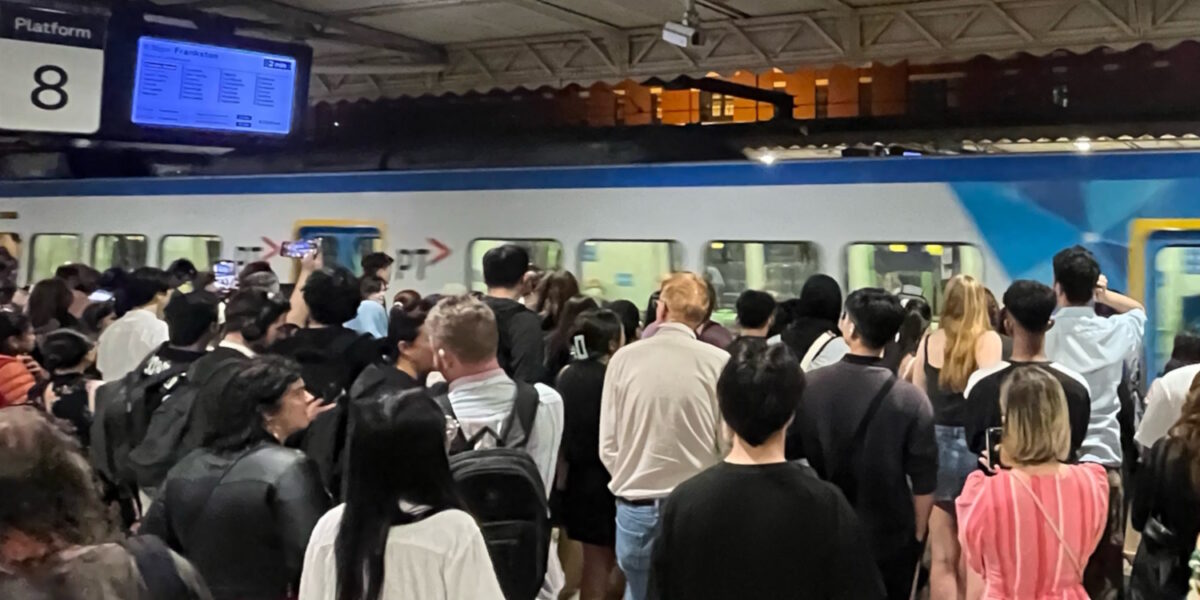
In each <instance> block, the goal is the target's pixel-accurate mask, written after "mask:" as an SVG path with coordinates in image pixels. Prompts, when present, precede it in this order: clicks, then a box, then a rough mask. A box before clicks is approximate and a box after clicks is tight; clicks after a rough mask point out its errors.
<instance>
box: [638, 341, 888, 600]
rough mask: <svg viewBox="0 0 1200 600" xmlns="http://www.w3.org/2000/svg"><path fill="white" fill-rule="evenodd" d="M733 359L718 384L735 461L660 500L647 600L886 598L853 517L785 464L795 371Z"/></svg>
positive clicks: (774, 353)
mask: <svg viewBox="0 0 1200 600" xmlns="http://www.w3.org/2000/svg"><path fill="white" fill-rule="evenodd" d="M734 350H735V354H734V355H733V357H732V358H730V360H729V363H728V364H727V365H726V367H725V369H724V371H723V372H722V373H721V377H720V379H719V380H718V382H717V395H718V398H719V403H720V406H721V415H722V416H723V417H724V419H725V423H726V424H727V425H728V426H729V428H730V429H732V430H733V434H734V437H733V449H732V450H731V451H730V453H729V455H728V456H726V457H725V460H724V462H722V463H720V464H718V465H716V466H714V467H712V468H710V469H708V470H706V471H704V472H702V473H700V474H699V475H697V476H695V477H693V478H692V479H690V480H688V481H686V482H684V483H683V484H681V485H680V486H678V487H677V488H675V491H673V492H672V493H671V495H670V496H669V497H668V498H667V501H666V503H665V505H664V506H663V509H662V515H661V518H660V525H661V531H660V533H659V537H658V540H657V541H656V542H655V544H654V555H653V561H652V572H651V576H650V578H651V589H652V590H653V591H654V592H656V593H657V595H658V597H659V598H661V599H662V600H672V599H675V598H684V599H687V600H697V599H700V600H702V599H705V598H720V599H728V598H771V599H772V600H779V599H786V598H805V599H824V598H846V599H851V598H853V599H854V600H874V599H880V598H883V597H884V587H883V582H882V580H881V578H880V574H879V571H878V570H877V569H876V567H875V561H874V559H873V558H872V555H871V550H870V546H869V544H868V542H867V536H866V533H865V532H864V531H863V528H862V526H861V525H860V524H859V520H858V517H857V515H855V513H854V509H852V508H851V507H850V504H849V503H848V502H846V499H845V498H844V497H843V496H842V494H841V493H840V492H839V491H838V489H837V488H836V487H835V486H834V485H832V484H830V483H826V482H824V481H821V480H820V479H817V478H816V477H815V476H813V475H812V474H810V473H809V472H808V471H806V470H805V469H804V468H803V467H800V466H799V465H796V464H792V463H789V462H787V460H786V459H785V457H784V435H785V431H786V429H787V425H788V423H789V422H790V421H791V420H792V418H793V416H794V415H795V413H796V408H797V406H798V404H799V402H800V396H801V394H802V393H803V391H804V374H803V373H801V371H800V367H799V360H798V359H797V358H796V356H795V355H794V354H793V353H792V352H791V351H790V350H789V349H788V348H787V347H786V346H783V345H773V346H767V345H766V344H739V345H737V346H735V348H734Z"/></svg>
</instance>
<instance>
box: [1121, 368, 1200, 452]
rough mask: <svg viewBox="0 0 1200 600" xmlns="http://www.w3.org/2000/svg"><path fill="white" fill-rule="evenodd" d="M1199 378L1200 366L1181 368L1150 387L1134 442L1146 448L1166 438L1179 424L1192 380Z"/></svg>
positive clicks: (1159, 379)
mask: <svg viewBox="0 0 1200 600" xmlns="http://www.w3.org/2000/svg"><path fill="white" fill-rule="evenodd" d="M1197 375H1200V364H1195V365H1187V366H1184V367H1179V368H1178V369H1175V370H1174V371H1171V372H1170V373H1167V374H1166V375H1163V376H1162V377H1159V378H1158V379H1155V380H1154V383H1151V384H1150V391H1149V392H1148V393H1147V394H1146V414H1145V415H1143V416H1142V424H1141V425H1140V426H1139V427H1138V430H1137V433H1136V434H1134V436H1133V439H1135V440H1137V442H1138V443H1139V444H1141V445H1143V446H1145V447H1147V448H1150V447H1153V446H1154V442H1157V441H1158V440H1160V439H1162V438H1164V437H1167V432H1168V431H1170V429H1171V427H1172V426H1173V425H1175V422H1176V421H1178V420H1179V415H1180V414H1181V413H1182V412H1183V404H1184V402H1187V396H1188V390H1189V389H1191V387H1192V380H1193V379H1195V378H1196V376H1197Z"/></svg>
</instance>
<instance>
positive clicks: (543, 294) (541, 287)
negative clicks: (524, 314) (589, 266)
mask: <svg viewBox="0 0 1200 600" xmlns="http://www.w3.org/2000/svg"><path fill="white" fill-rule="evenodd" d="M536 294H537V304H536V305H534V306H533V307H532V308H533V312H536V313H537V314H538V316H539V317H541V319H542V331H554V329H555V328H556V327H558V323H559V317H561V316H562V313H563V310H565V309H566V307H567V302H568V301H569V300H570V299H571V298H574V297H575V296H578V295H579V281H578V280H576V279H575V276H574V275H572V274H571V272H570V271H554V272H552V273H549V274H547V275H546V276H545V277H543V278H542V280H541V281H540V282H539V283H538V286H537V292H536ZM568 326H570V324H569V323H568Z"/></svg>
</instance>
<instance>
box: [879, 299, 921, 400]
mask: <svg viewBox="0 0 1200 600" xmlns="http://www.w3.org/2000/svg"><path fill="white" fill-rule="evenodd" d="M931 322H933V312H932V309H931V308H930V307H929V303H928V302H926V301H925V300H924V299H923V298H908V299H907V301H906V302H905V303H904V322H903V323H901V324H900V332H899V333H897V334H896V341H894V342H890V343H888V345H887V346H885V347H884V350H883V365H884V366H886V367H887V368H889V369H891V370H892V372H893V373H895V374H896V375H897V376H898V377H900V378H901V379H904V380H906V381H912V380H913V378H912V365H913V364H914V363H915V361H914V360H913V359H915V358H916V357H917V348H919V347H920V346H921V340H922V339H924V338H925V332H926V331H928V330H929V324H930V323H931Z"/></svg>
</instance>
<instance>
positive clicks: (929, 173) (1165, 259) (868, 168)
mask: <svg viewBox="0 0 1200 600" xmlns="http://www.w3.org/2000/svg"><path fill="white" fill-rule="evenodd" d="M316 237H319V238H321V240H322V243H323V245H324V248H325V253H326V256H327V260H329V261H335V262H339V263H342V264H346V265H347V266H350V267H352V268H355V267H356V263H357V262H358V258H359V257H360V256H361V255H362V254H364V253H366V252H371V251H377V250H386V251H388V252H390V253H392V254H393V255H395V256H396V257H397V259H398V262H397V271H396V275H395V277H394V280H393V288H394V289H393V290H392V291H393V292H394V291H398V290H400V289H403V288H414V289H417V290H418V291H421V292H426V293H428V292H434V291H443V290H453V289H464V288H466V287H478V286H479V285H481V283H480V281H479V279H480V275H479V263H480V258H481V256H482V254H483V252H485V251H486V250H487V249H488V248H491V247H493V246H494V245H496V244H498V243H501V242H502V241H510V240H511V241H518V242H519V243H524V244H527V245H528V246H529V247H530V249H531V250H532V255H533V257H534V260H535V261H536V262H537V263H539V264H540V265H541V266H543V267H549V268H553V267H561V268H567V269H570V270H572V271H573V272H575V273H576V275H578V276H579V278H580V281H581V284H582V286H583V287H584V288H585V289H586V291H587V292H588V293H590V294H594V295H596V296H600V297H603V298H608V299H613V298H628V299H631V300H633V301H634V302H636V303H638V304H639V305H641V304H644V303H645V301H646V298H647V297H648V295H649V294H650V292H651V291H652V290H653V289H654V288H655V287H656V285H657V283H658V280H659V277H660V276H661V275H662V274H663V273H665V272H667V271H669V270H671V269H678V268H685V269H690V270H695V271H698V272H705V273H707V274H708V275H709V276H710V277H711V279H712V280H713V281H714V283H715V284H716V286H717V288H718V291H719V292H720V297H721V306H722V313H726V314H727V312H728V310H729V307H730V306H731V304H732V302H731V301H732V299H733V298H735V297H736V295H737V293H738V292H740V291H741V290H743V289H746V288H747V287H752V288H758V289H767V290H769V291H772V292H774V293H776V294H777V295H779V296H780V297H787V296H791V295H794V294H795V293H797V292H798V291H799V289H800V286H801V285H802V284H803V281H804V279H805V278H806V277H807V276H808V275H810V274H811V273H813V272H818V271H820V272H825V273H829V274H832V275H834V276H835V277H838V278H839V279H840V280H841V281H842V282H843V283H844V285H845V286H846V287H847V288H851V289H852V288H857V287H861V286H866V285H878V286H883V287H888V288H892V289H895V288H897V287H899V286H902V285H907V286H916V287H919V288H921V290H922V292H923V293H924V294H925V295H926V296H927V297H930V298H932V299H936V298H937V297H938V296H940V294H941V289H942V286H943V284H944V282H945V280H947V279H948V278H949V277H950V276H952V275H953V274H955V273H960V272H962V273H970V274H972V275H975V276H977V277H980V278H982V279H983V280H984V281H985V282H986V284H987V285H988V286H989V287H991V288H992V289H993V290H996V291H997V292H998V293H1000V292H1002V290H1003V289H1004V288H1005V287H1006V286H1007V285H1008V283H1009V282H1010V281H1011V280H1013V279H1018V278H1034V279H1040V280H1042V281H1046V282H1049V281H1050V279H1051V278H1052V275H1051V267H1050V259H1051V257H1052V256H1053V254H1054V253H1055V252H1056V251H1057V250H1059V249H1061V248H1063V247H1066V246H1069V245H1072V244H1083V245H1084V246H1087V247H1088V248H1090V249H1092V251H1093V252H1095V254H1096V255H1097V257H1098V258H1099V260H1100V263H1101V265H1102V266H1103V268H1104V270H1105V272H1106V274H1107V275H1108V277H1109V281H1110V284H1111V285H1112V287H1114V288H1116V289H1123V290H1128V291H1129V292H1130V293H1131V294H1133V295H1135V296H1138V297H1141V298H1143V299H1144V300H1145V301H1146V302H1147V305H1148V306H1149V308H1150V311H1151V316H1152V320H1151V324H1152V325H1151V327H1149V328H1148V329H1149V331H1148V332H1147V345H1146V347H1147V357H1148V359H1149V365H1150V369H1151V370H1150V372H1156V371H1157V370H1158V368H1159V366H1160V365H1161V364H1162V363H1163V362H1164V358H1163V355H1164V352H1169V345H1170V342H1171V337H1172V335H1173V333H1174V332H1175V331H1178V330H1180V329H1181V328H1183V327H1185V326H1188V325H1189V324H1191V323H1193V322H1200V153H1137V154H1103V155H1101V154H1097V155H1078V154H1077V155H1043V156H1032V155H1024V156H988V157H949V158H929V157H926V158H903V159H902V158H893V159H863V160H850V159H843V160H837V161H820V162H797V163H779V164H775V165H772V166H767V165H762V164H757V163H736V164H734V163H719V164H686V165H654V166H612V167H590V168H541V169H503V170H472V171H420V172H371V173H348V174H330V175H268V176H254V177H206V178H177V179H154V178H146V179H111V180H103V179H96V180H78V181H10V182H0V245H4V246H6V247H8V249H9V250H10V252H12V253H13V254H15V255H17V256H18V257H19V258H20V262H21V271H20V277H21V280H22V282H26V281H35V280H37V279H40V278H43V277H46V276H48V275H50V274H52V273H53V271H54V269H55V268H56V267H57V266H58V265H60V264H63V263H65V262H73V261H85V262H89V263H91V264H93V265H94V266H96V267H97V268H101V269H103V268H107V267H109V266H113V265H124V266H136V265H141V264H154V265H166V264H168V263H169V262H171V261H172V260H173V259H175V258H179V257H188V258H191V259H192V260H193V262H195V263H196V264H197V265H198V266H201V268H203V266H204V265H205V264H207V263H210V262H212V261H215V260H218V259H222V258H228V259H236V260H239V261H243V262H245V261H250V260H257V259H259V258H267V259H268V260H270V261H271V262H272V264H273V266H274V267H275V269H276V271H277V272H279V273H281V274H283V279H284V280H285V281H286V280H287V279H288V278H289V276H290V274H292V273H294V268H295V267H294V265H293V264H292V263H291V261H289V260H288V259H285V258H282V257H280V256H278V255H277V254H275V252H274V249H275V247H277V246H278V244H279V242H282V241H284V240H289V239H295V238H316ZM910 289H911V288H910Z"/></svg>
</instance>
